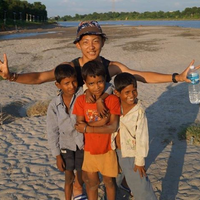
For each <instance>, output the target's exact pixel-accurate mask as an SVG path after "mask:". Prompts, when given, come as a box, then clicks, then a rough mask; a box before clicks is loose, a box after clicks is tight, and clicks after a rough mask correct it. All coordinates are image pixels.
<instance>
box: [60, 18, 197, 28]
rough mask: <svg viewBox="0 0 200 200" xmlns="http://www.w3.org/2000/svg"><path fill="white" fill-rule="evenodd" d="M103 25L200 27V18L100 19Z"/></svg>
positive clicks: (75, 24)
mask: <svg viewBox="0 0 200 200" xmlns="http://www.w3.org/2000/svg"><path fill="white" fill-rule="evenodd" d="M99 23H100V24H101V25H129V26H140V25H142V26H179V27H185V28H200V20H199V21H198V20H195V21H175V20H170V21H166V20H159V21H100V22H99ZM59 24H60V25H61V26H66V27H70V26H78V24H79V22H59Z"/></svg>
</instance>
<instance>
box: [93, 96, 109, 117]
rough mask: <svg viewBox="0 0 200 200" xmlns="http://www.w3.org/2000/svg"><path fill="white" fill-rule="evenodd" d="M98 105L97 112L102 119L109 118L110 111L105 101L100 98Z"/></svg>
mask: <svg viewBox="0 0 200 200" xmlns="http://www.w3.org/2000/svg"><path fill="white" fill-rule="evenodd" d="M96 103H97V111H98V113H99V115H100V117H101V118H103V117H108V116H109V110H108V109H107V108H106V106H105V104H104V101H103V100H102V99H101V98H99V99H97V101H96Z"/></svg>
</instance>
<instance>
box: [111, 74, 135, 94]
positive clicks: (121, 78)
mask: <svg viewBox="0 0 200 200" xmlns="http://www.w3.org/2000/svg"><path fill="white" fill-rule="evenodd" d="M114 85H115V89H116V90H117V91H118V92H121V91H122V90H123V89H124V88H125V87H127V86H128V85H133V86H134V88H137V81H136V78H135V76H133V75H132V74H129V73H127V72H123V73H120V74H118V75H117V76H116V77H115V79H114Z"/></svg>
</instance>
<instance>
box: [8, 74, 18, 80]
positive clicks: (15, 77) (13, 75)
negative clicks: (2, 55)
mask: <svg viewBox="0 0 200 200" xmlns="http://www.w3.org/2000/svg"><path fill="white" fill-rule="evenodd" d="M17 78H18V74H17V73H11V75H10V78H9V79H8V80H9V81H16V80H17Z"/></svg>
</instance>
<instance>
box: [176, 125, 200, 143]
mask: <svg viewBox="0 0 200 200" xmlns="http://www.w3.org/2000/svg"><path fill="white" fill-rule="evenodd" d="M178 138H179V139H180V140H187V141H189V142H190V143H191V144H194V145H200V124H197V123H194V124H191V125H190V126H188V127H186V128H184V129H183V130H182V131H180V132H179V133H178Z"/></svg>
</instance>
